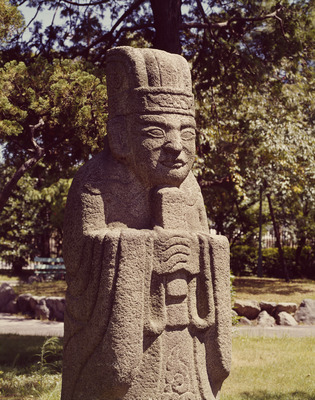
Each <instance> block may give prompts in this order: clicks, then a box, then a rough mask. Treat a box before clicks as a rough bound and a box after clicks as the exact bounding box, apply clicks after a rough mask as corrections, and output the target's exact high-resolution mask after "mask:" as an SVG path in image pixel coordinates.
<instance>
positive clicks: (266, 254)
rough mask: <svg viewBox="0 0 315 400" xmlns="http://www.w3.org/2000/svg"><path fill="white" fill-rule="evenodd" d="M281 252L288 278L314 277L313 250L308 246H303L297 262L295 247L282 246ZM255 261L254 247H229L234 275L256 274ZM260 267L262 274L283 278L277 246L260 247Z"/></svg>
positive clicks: (314, 258)
mask: <svg viewBox="0 0 315 400" xmlns="http://www.w3.org/2000/svg"><path fill="white" fill-rule="evenodd" d="M283 253H284V259H285V263H286V266H287V269H288V272H289V276H290V278H308V279H315V250H313V249H312V248H311V247H310V246H306V247H304V248H303V250H302V253H301V256H300V259H299V263H298V264H297V263H296V260H295V255H296V249H295V248H292V247H286V246H284V247H283ZM257 262H258V249H257V248H256V247H253V246H247V245H238V246H234V247H232V248H231V270H232V272H233V274H234V275H236V276H250V275H256V274H257ZM262 268H263V274H264V276H267V277H270V278H284V272H283V271H282V269H281V267H280V264H279V252H278V249H277V248H267V249H262Z"/></svg>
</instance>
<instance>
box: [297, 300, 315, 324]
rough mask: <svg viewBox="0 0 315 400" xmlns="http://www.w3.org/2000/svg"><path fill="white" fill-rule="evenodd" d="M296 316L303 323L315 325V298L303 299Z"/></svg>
mask: <svg viewBox="0 0 315 400" xmlns="http://www.w3.org/2000/svg"><path fill="white" fill-rule="evenodd" d="M294 318H295V319H296V320H297V321H298V322H301V323H302V324H306V325H315V300H311V299H305V300H303V301H302V303H301V304H300V306H299V308H298V310H297V311H296V313H295V315H294Z"/></svg>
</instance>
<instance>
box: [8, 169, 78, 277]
mask: <svg viewBox="0 0 315 400" xmlns="http://www.w3.org/2000/svg"><path fill="white" fill-rule="evenodd" d="M11 170H12V168H5V167H4V166H0V171H1V175H2V176H3V177H6V176H8V175H9V174H10V171H11ZM45 183H46V185H48V184H49V182H45ZM70 184H71V179H62V178H61V179H59V180H58V181H57V182H55V183H52V184H51V185H50V186H44V187H40V185H39V179H38V178H31V177H30V176H29V175H28V174H26V175H24V176H23V177H22V178H21V179H20V181H19V183H18V186H17V189H16V190H15V191H14V192H13V194H12V196H11V197H10V198H9V200H8V202H7V204H6V207H5V208H4V210H3V212H2V213H1V214H0V253H1V258H2V259H4V260H6V261H7V262H9V263H12V264H13V266H14V269H15V270H16V272H18V271H19V270H20V268H21V267H23V266H24V265H26V264H27V263H28V262H29V260H32V259H33V258H34V256H35V255H38V254H42V253H44V252H45V251H46V252H47V241H48V240H49V237H51V236H52V235H54V237H55V240H56V243H57V245H59V252H61V239H62V224H63V212H64V207H65V203H66V197H67V193H68V190H69V187H70ZM0 187H1V185H0Z"/></svg>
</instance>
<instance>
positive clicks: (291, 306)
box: [276, 303, 297, 314]
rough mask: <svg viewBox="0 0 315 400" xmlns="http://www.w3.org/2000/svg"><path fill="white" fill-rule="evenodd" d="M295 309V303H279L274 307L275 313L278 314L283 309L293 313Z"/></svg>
mask: <svg viewBox="0 0 315 400" xmlns="http://www.w3.org/2000/svg"><path fill="white" fill-rule="evenodd" d="M296 310H297V304H296V303H279V304H278V305H277V307H276V314H279V313H280V312H282V311H285V312H287V313H289V314H294V313H295V311H296Z"/></svg>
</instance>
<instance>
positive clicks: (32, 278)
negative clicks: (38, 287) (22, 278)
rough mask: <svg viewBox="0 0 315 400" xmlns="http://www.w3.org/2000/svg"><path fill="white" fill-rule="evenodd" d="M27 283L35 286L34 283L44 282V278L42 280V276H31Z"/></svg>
mask: <svg viewBox="0 0 315 400" xmlns="http://www.w3.org/2000/svg"><path fill="white" fill-rule="evenodd" d="M27 282H28V283H29V284H33V283H34V282H42V278H41V277H40V276H36V275H31V276H30V277H29V278H28V280H27Z"/></svg>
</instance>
